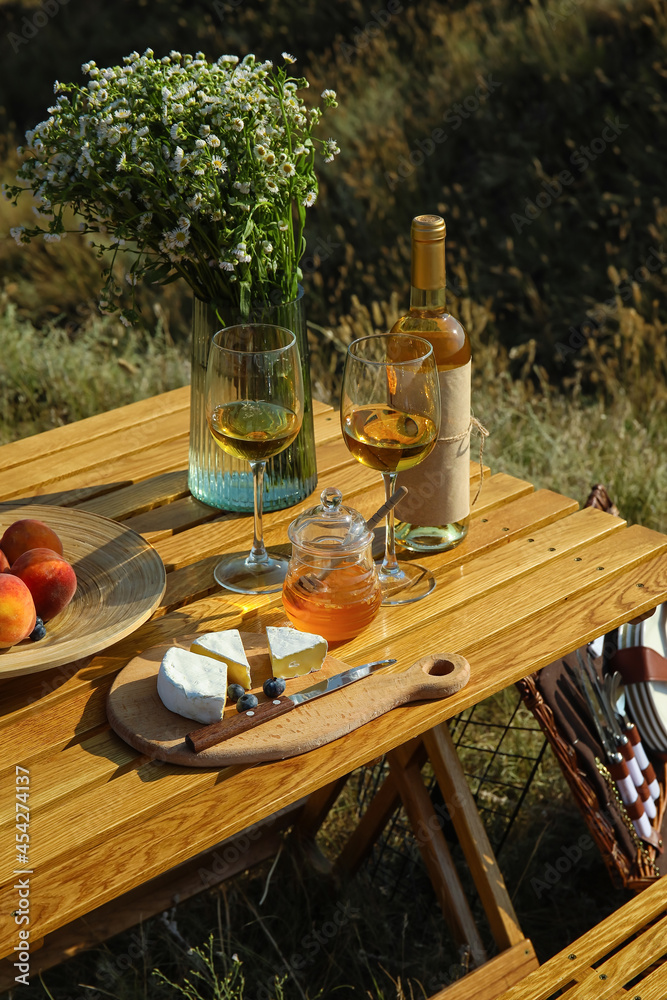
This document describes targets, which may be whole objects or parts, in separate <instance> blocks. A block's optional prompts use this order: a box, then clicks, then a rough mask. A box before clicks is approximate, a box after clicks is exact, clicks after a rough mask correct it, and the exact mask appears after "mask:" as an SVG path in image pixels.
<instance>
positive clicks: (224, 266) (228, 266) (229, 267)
mask: <svg viewBox="0 0 667 1000" xmlns="http://www.w3.org/2000/svg"><path fill="white" fill-rule="evenodd" d="M218 267H219V268H220V270H221V271H233V270H234V264H233V262H232V261H231V260H221V261H218Z"/></svg>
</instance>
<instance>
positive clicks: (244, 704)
mask: <svg viewBox="0 0 667 1000" xmlns="http://www.w3.org/2000/svg"><path fill="white" fill-rule="evenodd" d="M258 704H259V702H258V701H257V698H256V697H255V695H254V694H250V692H249V691H248V692H247V694H242V695H241V697H240V698H239V700H238V701H237V702H236V711H237V712H247V711H248V709H250V708H257V705H258Z"/></svg>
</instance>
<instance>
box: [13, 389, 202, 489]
mask: <svg viewBox="0 0 667 1000" xmlns="http://www.w3.org/2000/svg"><path fill="white" fill-rule="evenodd" d="M178 412H180V413H181V424H184V425H186V426H187V422H188V420H189V414H190V386H183V387H182V388H180V389H172V390H171V392H165V393H162V395H160V396H153V397H151V398H149V399H142V400H140V401H139V402H137V403H130V404H129V405H127V406H121V407H119V408H118V409H116V410H107V411H106V412H105V413H98V414H96V415H95V416H93V417H86V418H85V419H83V420H78V421H76V422H75V423H71V424H65V425H64V426H63V427H54V428H53V429H52V430H49V431H43V432H42V433H41V434H34V435H33V436H31V437H27V438H23V439H22V440H20V441H12V442H10V443H9V444H5V445H3V446H2V448H0V471H2V472H6V471H7V470H8V469H13V468H16V467H18V466H21V465H29V464H32V463H33V462H35V461H41V460H43V459H44V456H45V455H49V456H55V455H56V454H58V453H60V452H64V451H66V450H68V449H78V448H80V447H81V444H82V442H92V441H98V446H99V447H103V445H102V441H101V439H103V438H106V437H108V436H109V435H111V434H116V433H117V432H118V431H123V430H130V431H131V430H132V428H135V427H137V426H139V425H141V424H150V423H154V422H155V419H156V417H164V416H168V415H170V414H173V413H178Z"/></svg>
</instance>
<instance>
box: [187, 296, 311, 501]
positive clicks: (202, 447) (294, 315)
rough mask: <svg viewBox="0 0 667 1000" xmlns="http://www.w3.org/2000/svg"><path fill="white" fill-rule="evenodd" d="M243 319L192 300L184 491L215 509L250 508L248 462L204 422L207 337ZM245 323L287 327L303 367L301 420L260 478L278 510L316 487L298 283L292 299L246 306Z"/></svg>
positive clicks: (303, 316) (305, 341) (229, 310)
mask: <svg viewBox="0 0 667 1000" xmlns="http://www.w3.org/2000/svg"><path fill="white" fill-rule="evenodd" d="M241 322H243V321H242V320H241V318H240V317H239V315H238V311H237V310H235V309H233V308H231V307H228V308H227V309H226V310H225V308H220V307H219V308H218V310H217V313H216V310H215V309H214V308H212V307H211V305H209V304H208V303H205V302H202V301H201V300H199V299H195V300H194V312H193V319H192V382H191V389H190V460H189V481H188V485H189V487H190V492H191V493H192V495H193V496H194V497H196V498H197V499H198V500H201V501H202V502H203V503H206V504H210V506H212V507H219V508H220V509H221V510H234V511H240V512H243V513H251V512H252V510H253V482H252V472H251V471H250V465H249V463H248V462H244V461H242V460H241V459H237V458H234V457H233V456H231V455H228V454H227V453H226V452H224V451H223V450H222V449H221V448H219V447H218V446H217V445H216V444H215V442H214V441H213V438H212V437H211V434H210V432H209V429H208V425H207V423H206V392H205V385H206V365H207V363H208V352H209V345H210V343H211V337H212V336H213V334H214V333H216V332H217V331H218V330H220V329H221V327H223V326H233V325H234V324H237V323H241ZM248 322H250V323H251V322H255V323H273V324H275V325H276V326H284V327H286V328H287V329H288V330H291V331H292V332H293V333H294V334H295V336H296V339H297V344H298V345H299V354H300V356H301V367H302V372H303V389H304V414H303V425H302V427H301V430H300V432H299V434H298V436H297V438H296V440H295V441H294V442H293V443H292V444H291V445H290V446H289V448H286V449H285V451H281V452H280V454H279V455H276V456H275V457H274V458H271V459H269V461H268V462H267V466H266V474H265V478H264V510H282V509H283V508H284V507H291V506H293V505H294V504H296V503H299V501H300V500H304V499H305V498H306V497H307V496H308V495H309V494H310V493H312V492H313V490H314V489H315V487H316V486H317V467H316V464H315V434H314V430H313V401H312V396H311V389H310V359H309V356H308V337H307V334H306V311H305V305H304V296H303V288H299V294H298V297H297V298H296V299H294V300H293V301H292V302H286V303H284V304H281V305H266V306H264V305H262V306H259V307H255V308H253V310H252V313H251V316H250V318H249V319H248Z"/></svg>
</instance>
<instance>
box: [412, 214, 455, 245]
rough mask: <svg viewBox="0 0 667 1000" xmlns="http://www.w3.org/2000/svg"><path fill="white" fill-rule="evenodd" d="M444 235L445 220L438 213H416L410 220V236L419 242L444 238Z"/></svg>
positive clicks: (445, 232) (445, 229)
mask: <svg viewBox="0 0 667 1000" xmlns="http://www.w3.org/2000/svg"><path fill="white" fill-rule="evenodd" d="M446 235H447V228H446V226H445V220H444V219H443V218H442V217H441V216H439V215H417V216H416V217H415V218H414V219H413V220H412V230H411V236H412V239H413V240H416V241H417V242H419V243H431V242H432V241H435V240H444V238H445V236H446Z"/></svg>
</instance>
